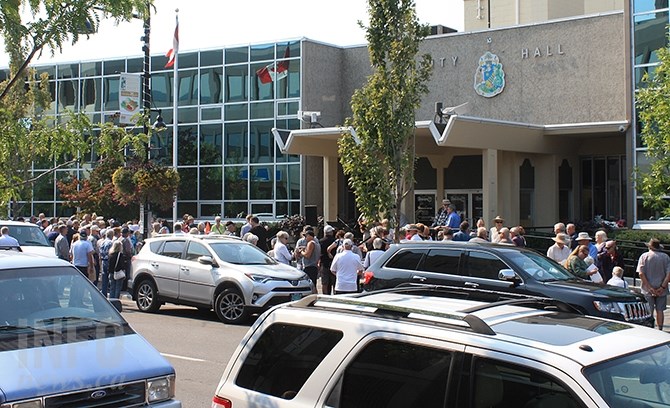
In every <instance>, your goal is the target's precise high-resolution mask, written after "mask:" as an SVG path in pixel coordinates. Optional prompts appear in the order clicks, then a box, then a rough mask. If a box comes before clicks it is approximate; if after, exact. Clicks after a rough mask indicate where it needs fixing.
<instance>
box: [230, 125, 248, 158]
mask: <svg viewBox="0 0 670 408" xmlns="http://www.w3.org/2000/svg"><path fill="white" fill-rule="evenodd" d="M224 134H225V137H224V144H225V146H224V157H225V159H224V160H225V163H226V164H238V163H247V162H248V161H249V159H248V152H249V150H248V138H249V135H248V132H247V124H246V123H227V124H226V125H225V128H224Z"/></svg>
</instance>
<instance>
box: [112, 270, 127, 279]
mask: <svg viewBox="0 0 670 408" xmlns="http://www.w3.org/2000/svg"><path fill="white" fill-rule="evenodd" d="M122 279H126V271H124V270H123V269H122V270H120V271H114V280H122Z"/></svg>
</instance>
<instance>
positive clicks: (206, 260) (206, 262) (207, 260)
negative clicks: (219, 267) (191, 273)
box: [198, 255, 214, 266]
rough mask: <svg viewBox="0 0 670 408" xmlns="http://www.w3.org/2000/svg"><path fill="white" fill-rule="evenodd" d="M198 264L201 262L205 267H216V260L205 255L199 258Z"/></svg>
mask: <svg viewBox="0 0 670 408" xmlns="http://www.w3.org/2000/svg"><path fill="white" fill-rule="evenodd" d="M198 262H200V263H201V264H203V265H212V266H213V265H214V259H213V258H212V257H211V256H209V255H203V256H201V257H198Z"/></svg>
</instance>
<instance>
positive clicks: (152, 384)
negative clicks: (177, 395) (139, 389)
mask: <svg viewBox="0 0 670 408" xmlns="http://www.w3.org/2000/svg"><path fill="white" fill-rule="evenodd" d="M174 379H175V377H174V375H169V376H167V377H161V378H154V379H152V380H149V381H147V401H148V402H157V401H165V400H169V399H172V398H174V388H175V381H174Z"/></svg>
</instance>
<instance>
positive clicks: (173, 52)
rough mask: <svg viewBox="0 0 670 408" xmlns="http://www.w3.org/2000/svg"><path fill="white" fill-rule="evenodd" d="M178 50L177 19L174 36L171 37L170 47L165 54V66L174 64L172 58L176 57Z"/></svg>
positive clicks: (168, 66)
mask: <svg viewBox="0 0 670 408" xmlns="http://www.w3.org/2000/svg"><path fill="white" fill-rule="evenodd" d="M178 52H179V21H177V25H176V26H175V28H174V38H173V39H172V48H171V49H170V51H168V52H167V54H165V56H166V57H167V58H168V62H167V64H165V68H171V67H172V66H174V60H175V58H176V57H177V53H178Z"/></svg>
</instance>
